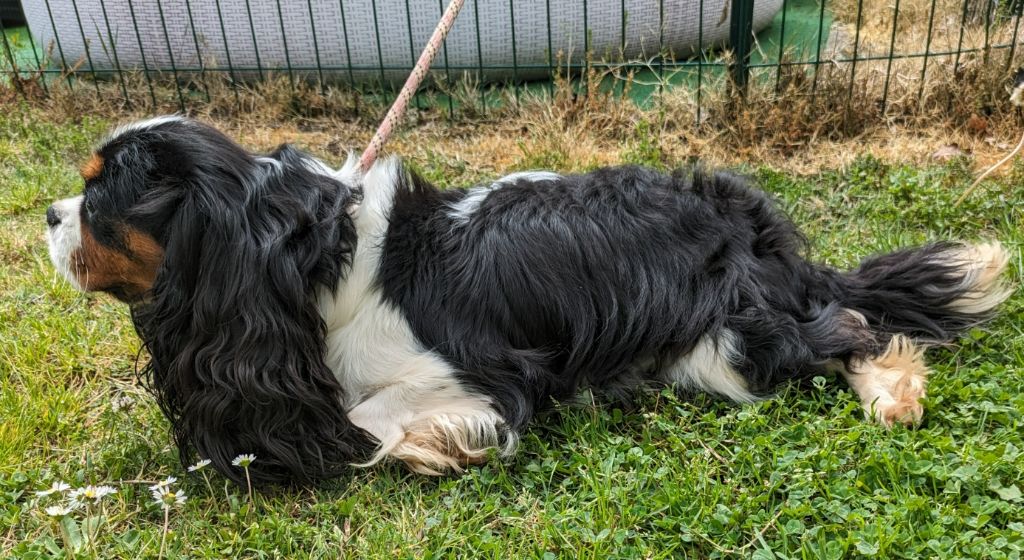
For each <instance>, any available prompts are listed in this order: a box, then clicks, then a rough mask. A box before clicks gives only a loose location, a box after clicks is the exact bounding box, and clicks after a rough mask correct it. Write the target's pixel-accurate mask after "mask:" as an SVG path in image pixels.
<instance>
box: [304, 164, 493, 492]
mask: <svg viewBox="0 0 1024 560" xmlns="http://www.w3.org/2000/svg"><path fill="white" fill-rule="evenodd" d="M352 163H354V162H353V161H352V160H350V164H352ZM399 172H400V170H399V168H398V166H397V164H396V163H395V162H393V161H384V162H381V163H378V164H377V165H375V166H374V167H373V169H371V170H370V171H369V172H368V173H367V174H366V176H364V177H363V178H362V183H363V185H364V189H365V193H366V194H365V198H364V199H363V201H362V203H361V204H360V205H359V207H358V208H356V209H355V210H354V211H353V219H354V221H355V225H356V231H357V234H358V243H357V246H356V251H355V254H354V256H353V261H352V268H351V269H350V270H349V271H348V274H347V275H346V276H345V279H344V280H343V281H342V282H341V283H340V285H339V286H338V288H337V291H336V293H335V294H333V295H332V294H331V293H330V291H328V290H323V291H322V292H321V294H320V298H319V299H320V313H321V316H322V317H323V319H324V323H325V325H326V327H327V337H326V345H327V355H326V363H327V366H328V367H330V368H331V370H332V371H333V372H334V375H335V376H336V377H337V379H338V381H339V382H340V383H341V386H342V388H343V389H344V392H345V402H344V403H343V406H344V407H345V410H346V412H347V413H348V415H349V419H350V420H352V422H353V423H354V424H356V425H357V426H359V427H361V428H363V429H364V430H366V431H368V432H369V433H371V434H373V435H374V436H375V437H376V438H377V439H378V440H379V441H380V442H381V446H380V449H379V450H378V453H377V455H376V456H375V457H374V459H373V460H372V461H371V463H373V462H376V461H379V460H380V459H382V458H384V457H386V456H391V457H395V458H397V459H400V460H402V461H405V462H406V463H407V464H408V465H409V466H410V467H412V468H413V469H414V470H417V471H419V472H423V473H427V474H438V473H441V472H443V471H445V470H449V469H456V470H457V469H459V468H461V467H462V466H464V465H465V464H467V463H471V462H476V461H478V460H483V459H484V458H485V457H486V450H487V449H488V448H491V447H496V446H501V447H504V448H506V449H508V450H510V449H509V448H510V446H511V442H510V441H509V440H508V439H507V438H501V437H500V436H499V432H500V430H499V426H500V423H501V418H500V416H499V415H498V414H497V412H496V411H495V410H494V408H493V407H492V406H491V402H490V399H489V398H487V397H485V396H483V395H479V394H475V393H471V392H469V391H467V390H466V389H465V388H464V387H462V385H461V384H460V383H459V381H458V379H457V377H456V374H455V370H454V369H453V368H452V367H451V365H449V364H448V363H447V362H445V361H444V359H442V358H441V357H440V356H439V355H437V354H436V353H435V352H433V351H431V350H430V349H426V348H423V347H422V345H421V344H420V343H419V341H418V340H417V339H416V337H415V335H414V334H413V332H412V328H411V327H410V325H409V323H408V321H406V319H405V317H404V316H403V315H402V313H401V311H400V310H399V309H397V308H395V306H393V305H391V304H390V303H388V302H386V301H384V299H383V297H382V296H381V293H380V291H379V290H378V289H377V287H376V286H375V278H376V275H377V272H378V269H379V266H380V256H381V250H382V246H383V243H384V239H385V235H386V233H387V227H388V216H389V214H390V211H391V205H392V201H393V195H394V191H395V188H396V187H397V186H398V185H400V184H401V182H400V181H399V177H398V173H399ZM351 173H352V170H350V165H346V166H345V168H343V169H342V170H341V171H340V172H339V175H341V177H340V178H341V179H342V180H345V181H352V180H353V178H352V176H351V175H350V174H351ZM350 184H351V183H350ZM502 439H504V442H502V441H501V440H502Z"/></svg>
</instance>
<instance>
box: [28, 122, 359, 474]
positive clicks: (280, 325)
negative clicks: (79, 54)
mask: <svg viewBox="0 0 1024 560" xmlns="http://www.w3.org/2000/svg"><path fill="white" fill-rule="evenodd" d="M82 178H83V179H84V182H85V186H84V190H83V192H82V194H81V195H79V196H77V197H74V198H69V199H65V200H61V201H58V202H56V203H54V204H53V205H52V206H51V207H50V208H49V209H48V210H47V212H46V221H47V224H48V225H49V245H50V257H51V260H52V261H53V263H54V265H55V266H56V268H57V270H59V271H60V272H61V274H62V275H63V276H65V277H66V278H67V279H68V280H69V281H70V282H72V283H73V284H74V285H75V286H76V287H78V288H79V289H81V290H85V291H103V292H107V293H110V294H111V295H113V296H114V297H116V298H118V299H120V300H122V301H124V302H126V303H128V304H129V305H130V306H131V310H132V320H133V322H134V323H135V327H136V330H137V331H138V333H139V335H140V336H141V337H142V340H143V343H144V344H145V347H146V350H148V352H149V354H150V361H149V363H148V365H147V366H146V373H147V374H148V375H149V376H150V378H151V383H152V387H153V390H154V393H155V394H156V396H157V400H158V402H159V404H160V406H161V408H162V409H163V411H164V413H165V414H166V416H167V417H168V418H169V419H170V421H171V423H172V425H173V429H174V434H175V438H176V440H177V443H178V445H179V448H180V449H181V453H182V460H183V461H191V460H194V459H195V456H194V455H193V454H198V455H200V456H201V457H203V458H207V459H210V460H211V461H212V462H213V463H214V465H215V466H217V467H218V469H219V470H220V471H221V472H223V473H225V474H226V475H228V476H230V477H232V478H234V479H235V480H244V476H242V473H241V472H240V471H239V470H238V469H234V468H232V466H231V460H232V458H233V457H234V456H235V455H237V454H241V453H254V454H256V455H257V457H258V459H257V462H256V463H254V464H253V467H252V469H250V473H251V474H253V475H255V476H256V479H257V480H258V481H265V482H279V481H305V480H312V479H316V478H321V477H324V476H330V475H332V474H335V473H337V472H338V471H339V470H340V469H341V468H343V467H344V466H345V465H347V464H348V463H350V462H353V461H357V460H361V459H362V458H363V457H364V456H366V455H367V454H369V453H370V452H371V451H372V448H373V442H371V441H370V440H369V438H368V437H367V436H366V435H365V434H364V433H362V432H361V431H360V430H359V429H358V428H355V427H354V426H353V425H352V424H351V423H350V422H349V421H348V418H347V417H346V416H345V414H344V412H343V409H342V397H343V395H342V393H341V387H340V385H339V384H338V382H337V380H336V379H335V378H334V376H333V374H332V373H331V371H330V370H329V369H328V368H327V366H326V365H325V364H324V362H323V356H324V351H325V347H324V340H323V338H324V325H323V321H322V320H321V318H320V315H319V313H318V308H317V303H316V296H317V293H318V292H322V291H323V290H334V289H335V288H336V287H337V285H338V283H339V281H341V279H342V278H343V276H344V273H345V270H346V268H347V265H348V263H349V261H350V258H351V254H352V251H353V249H354V246H355V241H356V239H355V235H356V234H355V227H354V225H353V223H352V220H351V218H350V216H349V214H348V212H347V209H348V208H349V207H350V206H351V204H352V202H353V194H352V189H351V188H350V185H347V184H345V181H342V180H339V176H338V175H336V174H334V173H332V172H331V171H330V170H329V169H327V168H326V167H324V166H323V165H322V164H320V163H319V162H318V161H317V160H315V159H313V158H311V157H309V156H307V155H305V154H302V153H301V152H299V151H297V150H295V149H293V148H290V147H288V146H283V147H281V148H278V149H277V150H276V151H275V152H273V153H271V154H268V155H266V156H259V155H254V154H251V153H249V152H248V151H246V150H245V149H243V148H241V147H240V146H238V145H237V144H236V143H234V142H233V141H231V140H230V139H228V138H227V137H226V136H224V135H223V134H221V133H220V132H218V131H217V130H215V129H213V128H211V127H209V126H206V125H203V124H201V123H198V122H196V121H192V120H189V119H186V118H182V117H161V118H156V119H151V120H147V121H142V122H138V123H134V124H130V125H127V126H123V127H120V128H118V129H116V130H115V131H114V132H113V133H112V134H111V135H110V136H109V137H108V138H107V139H106V140H105V141H103V142H102V144H101V145H100V146H99V148H97V150H96V151H95V153H94V154H93V155H92V156H91V157H90V158H89V159H88V161H87V163H86V164H85V165H84V166H83V167H82Z"/></svg>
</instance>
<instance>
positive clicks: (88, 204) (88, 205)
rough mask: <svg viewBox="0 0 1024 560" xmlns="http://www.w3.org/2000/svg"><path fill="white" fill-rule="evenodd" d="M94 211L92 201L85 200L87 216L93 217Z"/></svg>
mask: <svg viewBox="0 0 1024 560" xmlns="http://www.w3.org/2000/svg"><path fill="white" fill-rule="evenodd" d="M93 209H94V208H93V205H92V201H91V200H89V199H86V200H85V213H86V215H89V216H91V215H92V212H93Z"/></svg>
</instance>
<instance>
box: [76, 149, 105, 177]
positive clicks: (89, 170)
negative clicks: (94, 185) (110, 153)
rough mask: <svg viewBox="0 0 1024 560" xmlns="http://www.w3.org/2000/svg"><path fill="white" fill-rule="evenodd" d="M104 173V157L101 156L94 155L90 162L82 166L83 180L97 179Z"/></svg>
mask: <svg viewBox="0 0 1024 560" xmlns="http://www.w3.org/2000/svg"><path fill="white" fill-rule="evenodd" d="M102 171H103V156H101V155H99V154H93V155H92V157H91V158H89V161H87V162H85V164H83V165H82V169H81V173H82V178H83V179H85V180H86V181H89V180H91V179H95V178H96V177H99V176H100V173H101V172H102Z"/></svg>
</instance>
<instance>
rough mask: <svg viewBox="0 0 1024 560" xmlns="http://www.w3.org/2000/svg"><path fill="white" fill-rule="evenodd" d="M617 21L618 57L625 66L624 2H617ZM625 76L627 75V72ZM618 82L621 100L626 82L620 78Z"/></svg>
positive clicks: (613, 90) (624, 0)
mask: <svg viewBox="0 0 1024 560" xmlns="http://www.w3.org/2000/svg"><path fill="white" fill-rule="evenodd" d="M619 21H620V22H621V27H620V29H619V57H620V58H621V60H622V63H623V64H626V62H627V60H626V0H620V1H619ZM627 69H628V67H627ZM626 75H627V76H628V75H629V73H628V71H627V73H626ZM619 80H620V81H621V82H622V89H621V90H619V97H620V98H621V97H625V95H626V80H625V79H622V78H619ZM614 92H615V85H614V84H612V93H614Z"/></svg>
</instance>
